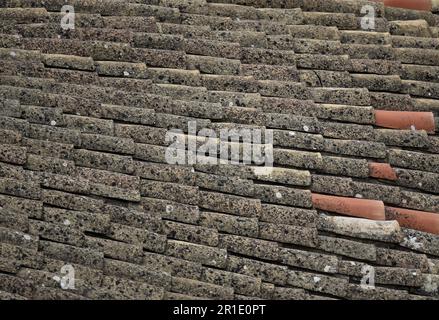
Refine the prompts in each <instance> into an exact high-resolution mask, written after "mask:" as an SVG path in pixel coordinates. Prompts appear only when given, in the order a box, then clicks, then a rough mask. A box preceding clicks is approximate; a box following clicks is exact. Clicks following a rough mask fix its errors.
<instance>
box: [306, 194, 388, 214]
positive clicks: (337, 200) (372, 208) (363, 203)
mask: <svg viewBox="0 0 439 320" xmlns="http://www.w3.org/2000/svg"><path fill="white" fill-rule="evenodd" d="M312 202H313V205H314V207H315V208H317V209H321V210H326V211H330V212H336V213H340V214H345V215H348V216H354V217H361V218H366V219H372V220H385V212H384V203H383V202H382V201H377V200H368V199H356V198H348V197H335V196H329V195H323V194H318V193H313V194H312Z"/></svg>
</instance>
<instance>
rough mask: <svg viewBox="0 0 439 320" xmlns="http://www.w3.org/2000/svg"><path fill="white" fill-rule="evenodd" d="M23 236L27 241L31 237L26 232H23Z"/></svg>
mask: <svg viewBox="0 0 439 320" xmlns="http://www.w3.org/2000/svg"><path fill="white" fill-rule="evenodd" d="M23 238H24V240H27V241H29V240H30V239H32V237H31V236H30V235H28V234H25V235H24V236H23Z"/></svg>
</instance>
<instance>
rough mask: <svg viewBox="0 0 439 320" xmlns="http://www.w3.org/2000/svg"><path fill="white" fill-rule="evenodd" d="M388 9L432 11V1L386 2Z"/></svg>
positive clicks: (391, 0) (399, 0) (395, 0)
mask: <svg viewBox="0 0 439 320" xmlns="http://www.w3.org/2000/svg"><path fill="white" fill-rule="evenodd" d="M384 5H386V6H387V7H396V8H405V9H411V10H423V11H431V9H432V4H431V0H384Z"/></svg>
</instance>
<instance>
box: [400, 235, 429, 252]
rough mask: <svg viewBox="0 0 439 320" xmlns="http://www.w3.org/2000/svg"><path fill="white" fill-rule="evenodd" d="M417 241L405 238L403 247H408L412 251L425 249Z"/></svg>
mask: <svg viewBox="0 0 439 320" xmlns="http://www.w3.org/2000/svg"><path fill="white" fill-rule="evenodd" d="M417 240H418V239H417V238H416V237H413V236H408V237H406V238H404V241H403V242H402V245H403V246H407V247H409V248H412V249H415V250H419V249H422V248H423V247H424V244H423V243H422V242H418V241H417Z"/></svg>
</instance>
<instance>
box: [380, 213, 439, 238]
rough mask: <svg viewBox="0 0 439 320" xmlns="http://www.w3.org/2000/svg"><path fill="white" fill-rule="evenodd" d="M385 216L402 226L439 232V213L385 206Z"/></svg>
mask: <svg viewBox="0 0 439 320" xmlns="http://www.w3.org/2000/svg"><path fill="white" fill-rule="evenodd" d="M386 218H387V220H397V221H398V223H399V225H400V226H401V227H404V228H409V229H415V230H419V231H424V232H428V233H434V234H439V213H433V212H425V211H417V210H409V209H402V208H394V207H386Z"/></svg>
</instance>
